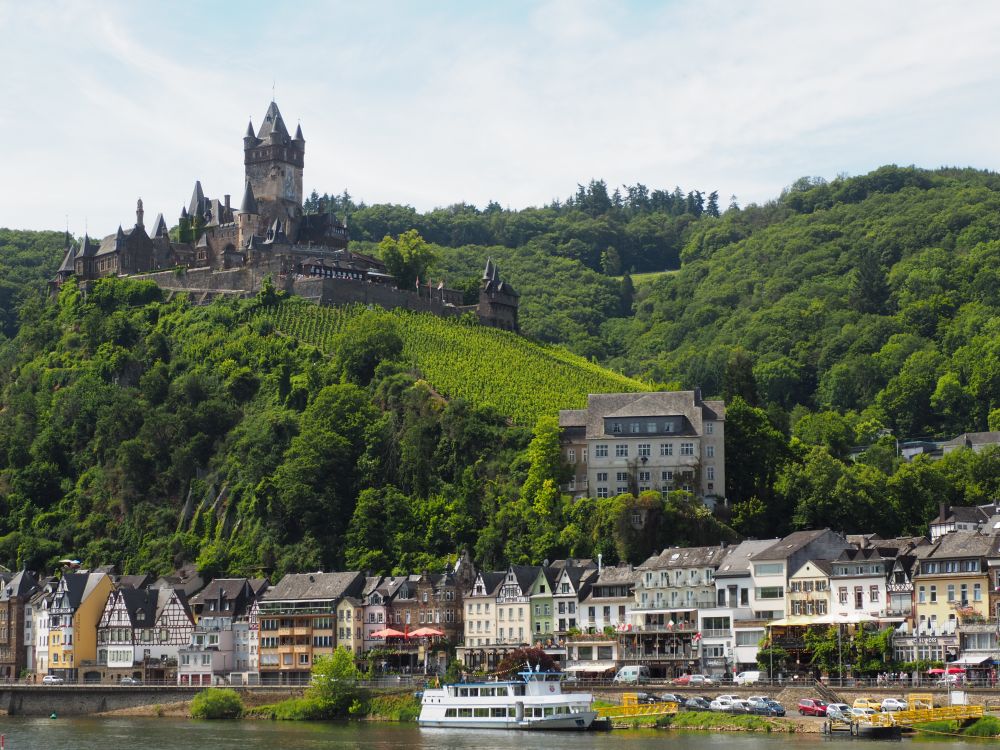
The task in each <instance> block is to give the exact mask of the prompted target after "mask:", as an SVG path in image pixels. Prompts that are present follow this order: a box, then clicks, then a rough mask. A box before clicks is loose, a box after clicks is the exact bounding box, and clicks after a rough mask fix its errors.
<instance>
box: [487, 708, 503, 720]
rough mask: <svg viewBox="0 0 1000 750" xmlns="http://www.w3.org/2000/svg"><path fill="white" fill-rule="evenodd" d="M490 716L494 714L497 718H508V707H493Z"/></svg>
mask: <svg viewBox="0 0 1000 750" xmlns="http://www.w3.org/2000/svg"><path fill="white" fill-rule="evenodd" d="M490 716H493V717H496V718H499V719H506V718H507V709H506V708H491V709H490Z"/></svg>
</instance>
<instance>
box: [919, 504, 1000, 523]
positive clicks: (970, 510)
mask: <svg viewBox="0 0 1000 750" xmlns="http://www.w3.org/2000/svg"><path fill="white" fill-rule="evenodd" d="M996 508H997V506H996V505H995V504H992V503H991V504H989V505H957V506H947V507H946V508H945V509H944V514H943V515H942V514H941V513H940V512H939V513H938V516H937V518H935V519H934V520H933V521H931V523H933V524H941V523H949V522H951V521H954V522H955V523H985V522H986V521H989V520H990V516H992V515H993V514H994V513H995V512H996Z"/></svg>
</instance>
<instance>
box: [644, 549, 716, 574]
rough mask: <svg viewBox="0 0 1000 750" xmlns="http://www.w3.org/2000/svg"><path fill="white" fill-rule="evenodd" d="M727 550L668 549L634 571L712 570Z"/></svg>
mask: <svg viewBox="0 0 1000 750" xmlns="http://www.w3.org/2000/svg"><path fill="white" fill-rule="evenodd" d="M727 554H728V550H727V548H726V547H722V546H712V547H668V548H667V549H665V550H663V551H662V552H661V553H660V554H658V555H653V556H652V557H650V558H649V559H648V560H646V561H645V562H644V563H643V564H642V565H640V566H639V567H638V568H636V570H662V569H664V568H714V567H717V566H718V565H719V563H720V562H721V561H722V560H724V559H725V558H726V555H727Z"/></svg>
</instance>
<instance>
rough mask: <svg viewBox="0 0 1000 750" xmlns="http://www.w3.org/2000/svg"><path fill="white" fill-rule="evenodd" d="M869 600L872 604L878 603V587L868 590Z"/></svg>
mask: <svg viewBox="0 0 1000 750" xmlns="http://www.w3.org/2000/svg"><path fill="white" fill-rule="evenodd" d="M868 599H869V600H870V601H872V602H877V601H878V600H879V594H878V586H872V587H871V588H870V589H868Z"/></svg>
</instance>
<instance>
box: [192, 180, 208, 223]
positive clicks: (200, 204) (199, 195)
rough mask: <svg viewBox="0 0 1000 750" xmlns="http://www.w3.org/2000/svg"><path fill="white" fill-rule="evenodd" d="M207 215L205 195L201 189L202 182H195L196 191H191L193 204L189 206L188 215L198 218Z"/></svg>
mask: <svg viewBox="0 0 1000 750" xmlns="http://www.w3.org/2000/svg"><path fill="white" fill-rule="evenodd" d="M204 213H205V193H204V192H202V189H201V180H195V182H194V190H192V191H191V203H190V205H189V206H188V215H189V216H191V217H193V218H197V217H199V216H201V215H202V214H204Z"/></svg>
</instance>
